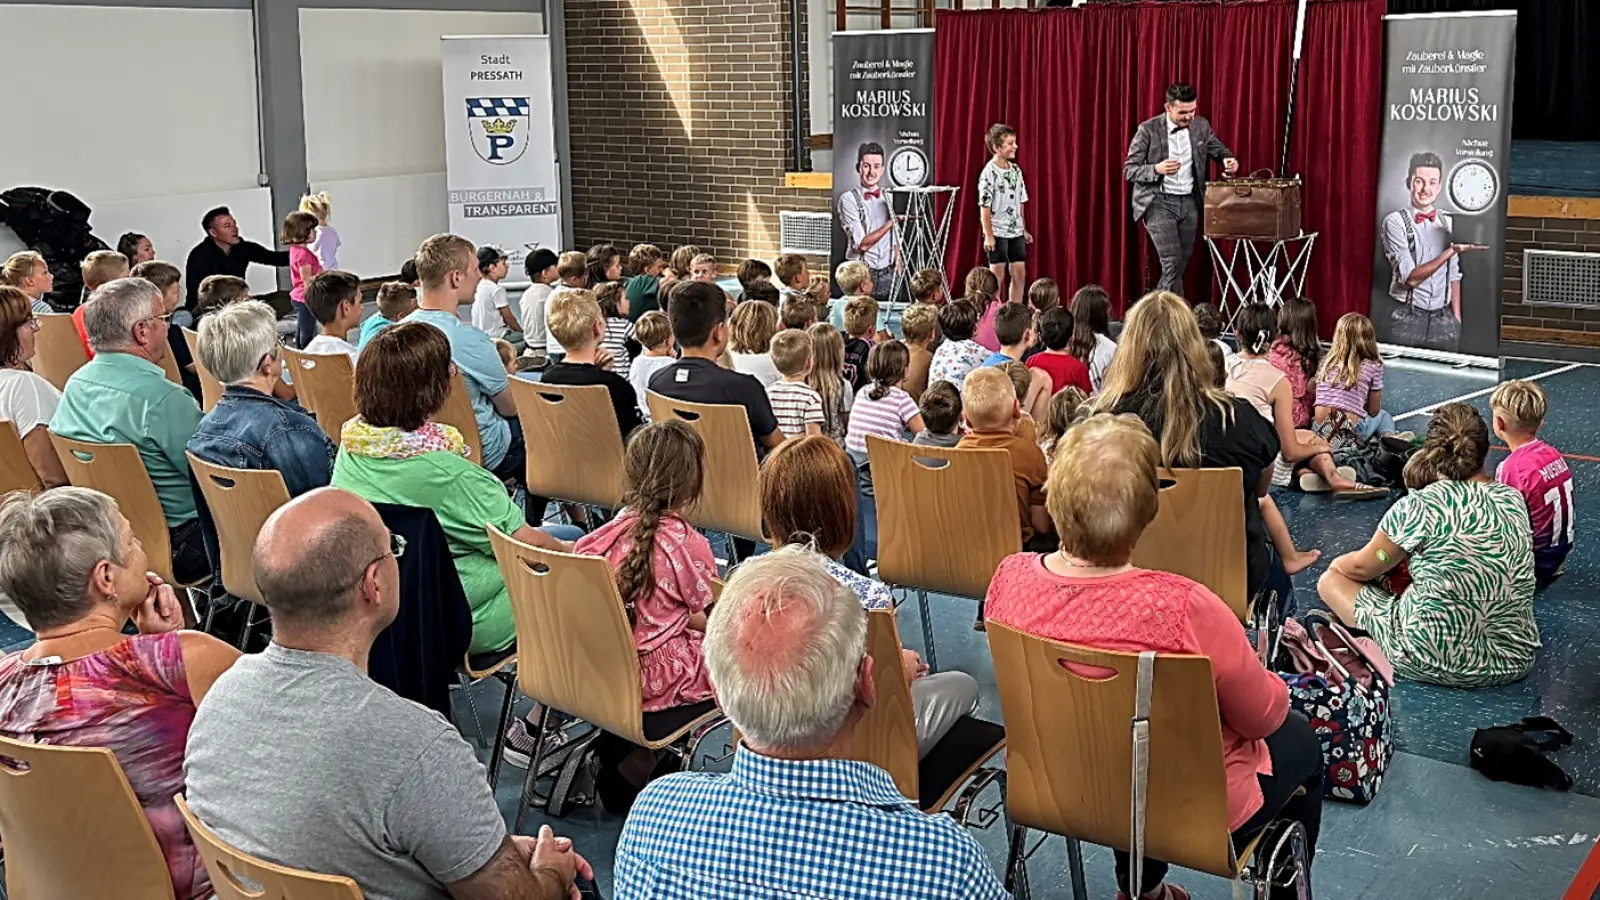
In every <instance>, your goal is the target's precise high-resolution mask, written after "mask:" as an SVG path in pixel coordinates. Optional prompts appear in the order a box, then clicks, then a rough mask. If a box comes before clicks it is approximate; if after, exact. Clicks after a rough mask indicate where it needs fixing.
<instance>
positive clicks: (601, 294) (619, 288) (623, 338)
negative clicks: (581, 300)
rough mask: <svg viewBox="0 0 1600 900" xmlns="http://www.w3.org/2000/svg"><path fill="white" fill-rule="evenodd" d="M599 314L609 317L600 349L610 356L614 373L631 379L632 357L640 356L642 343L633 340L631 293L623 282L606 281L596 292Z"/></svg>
mask: <svg viewBox="0 0 1600 900" xmlns="http://www.w3.org/2000/svg"><path fill="white" fill-rule="evenodd" d="M594 298H595V299H596V300H598V301H599V302H600V312H601V313H602V314H603V315H604V316H605V318H606V333H605V337H602V338H601V339H600V347H601V349H603V350H605V351H606V352H607V353H609V354H611V371H613V372H615V373H617V374H618V375H621V376H622V377H623V378H627V377H628V369H629V366H630V364H631V363H632V362H633V358H634V357H635V356H638V355H639V350H640V347H639V342H638V341H637V340H634V337H633V322H631V321H629V320H628V294H627V292H626V291H625V289H624V288H623V285H622V282H620V281H607V282H605V283H604V284H602V285H600V286H599V287H596V288H595V289H594Z"/></svg>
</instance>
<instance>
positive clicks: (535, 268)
mask: <svg viewBox="0 0 1600 900" xmlns="http://www.w3.org/2000/svg"><path fill="white" fill-rule="evenodd" d="M559 261H560V257H558V256H556V252H555V251H554V250H551V249H550V248H548V247H540V248H539V249H537V250H534V251H532V252H530V253H529V254H528V258H527V259H526V260H524V261H523V263H522V269H523V271H524V272H525V273H527V276H528V282H529V284H528V288H527V290H525V291H523V292H522V299H521V301H519V303H518V305H519V306H520V307H521V308H522V340H523V343H524V344H526V345H527V349H526V350H524V351H523V353H524V354H525V355H527V356H529V357H532V358H533V359H534V361H535V368H538V367H539V366H542V365H543V362H544V360H545V359H546V358H547V355H548V353H549V341H550V338H549V333H548V332H547V331H546V330H545V304H546V303H548V302H549V300H550V295H551V293H553V292H554V291H555V285H556V282H558V281H560V280H561V274H560V273H559V272H558V271H556V264H557V263H558V262H559Z"/></svg>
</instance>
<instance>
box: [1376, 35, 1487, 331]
mask: <svg viewBox="0 0 1600 900" xmlns="http://www.w3.org/2000/svg"><path fill="white" fill-rule="evenodd" d="M1384 27H1385V32H1386V34H1385V46H1386V50H1385V56H1386V58H1385V61H1384V68H1385V78H1384V104H1383V109H1384V124H1383V150H1382V155H1381V157H1380V160H1379V164H1378V217H1379V221H1378V246H1377V249H1376V255H1375V258H1374V265H1373V288H1372V323H1373V325H1374V327H1375V328H1376V330H1377V333H1378V341H1379V342H1380V343H1383V344H1387V345H1391V346H1393V347H1395V348H1397V349H1400V350H1401V351H1402V352H1404V350H1406V349H1408V348H1409V349H1412V350H1419V351H1424V352H1423V353H1422V354H1421V355H1427V356H1435V357H1437V356H1441V355H1461V356H1467V357H1476V358H1478V361H1486V360H1492V359H1493V358H1495V357H1497V356H1498V355H1499V351H1500V290H1501V285H1500V271H1501V267H1502V264H1503V262H1504V253H1505V229H1506V193H1507V190H1506V189H1507V174H1508V173H1507V163H1508V162H1509V158H1508V157H1509V151H1510V149H1511V90H1512V79H1513V68H1514V62H1515V60H1514V56H1515V49H1516V31H1517V17H1516V13H1514V12H1481V13H1443V14H1424V15H1401V16H1389V17H1387V19H1385V23H1384Z"/></svg>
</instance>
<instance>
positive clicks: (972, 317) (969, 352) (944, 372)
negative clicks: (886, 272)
mask: <svg viewBox="0 0 1600 900" xmlns="http://www.w3.org/2000/svg"><path fill="white" fill-rule="evenodd" d="M983 271H985V272H988V271H989V270H988V269H984V270H983ZM990 274H993V273H992V272H991V273H990ZM978 309H979V307H978V301H976V300H973V299H972V298H970V297H963V298H961V299H960V300H956V301H954V302H951V303H946V304H945V305H944V306H943V307H940V309H939V331H940V332H942V333H943V334H944V340H943V341H941V342H940V343H939V348H938V349H937V350H935V351H933V361H932V362H930V363H929V364H928V383H929V384H932V383H933V382H935V381H948V382H950V383H951V384H953V385H955V387H956V390H958V391H959V390H961V384H962V382H963V381H964V380H965V379H966V377H967V373H968V372H971V371H972V370H973V369H976V368H977V367H979V366H981V365H983V361H984V360H985V359H988V358H989V351H988V350H986V349H984V348H983V346H982V345H980V344H979V343H978V342H977V341H974V340H973V339H972V334H973V330H974V329H975V328H977V327H978Z"/></svg>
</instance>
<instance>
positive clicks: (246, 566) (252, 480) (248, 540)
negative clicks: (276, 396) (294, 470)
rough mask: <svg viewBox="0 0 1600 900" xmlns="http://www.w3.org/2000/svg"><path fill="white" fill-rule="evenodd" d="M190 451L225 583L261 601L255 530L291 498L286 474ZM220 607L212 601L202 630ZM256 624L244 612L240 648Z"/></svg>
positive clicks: (230, 589)
mask: <svg viewBox="0 0 1600 900" xmlns="http://www.w3.org/2000/svg"><path fill="white" fill-rule="evenodd" d="M186 455H187V456H188V457H189V468H191V469H193V470H194V478H195V481H196V482H198V483H199V485H200V493H201V494H202V495H204V496H205V498H206V506H207V507H208V508H209V509H210V510H211V521H212V524H214V525H215V526H216V529H217V544H218V546H219V549H220V550H221V551H222V586H223V588H224V589H226V590H227V592H228V593H230V594H232V595H233V596H235V597H240V598H243V599H245V600H249V601H250V602H251V603H254V604H256V605H257V606H260V605H261V604H262V600H261V589H260V588H258V587H256V575H255V567H254V564H253V563H252V561H251V555H252V554H253V553H254V551H255V545H256V535H258V534H260V533H261V526H263V525H265V524H266V523H267V517H268V516H271V515H272V514H273V512H275V511H276V510H277V509H278V507H280V506H282V505H284V504H285V503H288V502H289V489H288V487H286V486H285V485H284V483H283V474H282V473H281V472H279V471H278V470H276V469H232V468H229V467H227V466H218V465H214V464H212V463H208V462H206V461H205V460H203V459H201V458H200V457H198V456H195V455H194V454H193V453H188V454H186ZM215 608H216V604H209V605H208V607H207V613H206V622H205V626H204V627H203V628H202V630H204V631H210V630H211V629H210V626H211V612H212V610H214V609H215ZM254 627H255V615H254V610H251V612H250V613H249V614H247V615H246V616H245V623H244V633H243V635H242V636H241V637H240V639H239V645H240V647H241V649H242V648H244V647H247V646H249V644H250V632H251V631H252V630H253V629H254Z"/></svg>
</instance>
